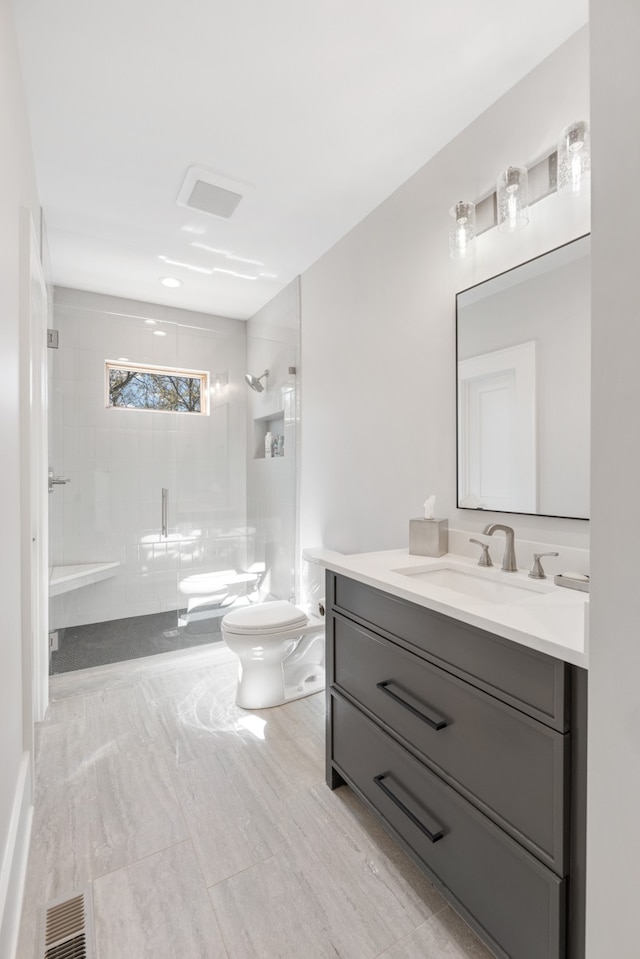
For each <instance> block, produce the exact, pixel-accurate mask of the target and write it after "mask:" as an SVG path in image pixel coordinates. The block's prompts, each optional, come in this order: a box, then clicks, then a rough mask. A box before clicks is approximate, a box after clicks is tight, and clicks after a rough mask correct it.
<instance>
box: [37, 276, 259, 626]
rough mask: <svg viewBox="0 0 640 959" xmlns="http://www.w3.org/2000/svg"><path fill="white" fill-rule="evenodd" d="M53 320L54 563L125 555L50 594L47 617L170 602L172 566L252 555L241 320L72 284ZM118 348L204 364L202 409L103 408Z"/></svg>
mask: <svg viewBox="0 0 640 959" xmlns="http://www.w3.org/2000/svg"><path fill="white" fill-rule="evenodd" d="M145 319H151V320H155V321H156V324H157V325H155V326H151V325H149V324H147V323H145ZM54 322H55V326H56V328H57V329H58V330H59V334H60V346H59V349H58V350H57V351H51V352H52V354H53V356H52V361H51V363H52V377H51V379H52V382H51V387H52V388H51V390H50V393H51V399H52V405H53V417H52V435H51V437H50V460H51V465H52V466H53V467H54V471H55V472H56V474H58V475H65V476H68V477H70V479H71V482H70V483H69V484H68V485H66V486H57V487H55V489H54V492H53V493H52V494H51V495H50V497H49V509H50V520H51V529H50V555H51V565H53V566H58V565H73V564H76V563H91V562H99V561H117V562H119V563H120V564H121V566H120V569H119V571H118V574H117V575H116V576H115V577H114V578H112V579H109V580H105V581H103V582H101V583H96V584H94V585H92V586H85V587H83V588H82V589H79V590H74V591H73V592H69V593H65V594H63V595H62V596H60V597H56V598H55V599H54V600H53V601H52V604H51V615H50V619H51V627H52V628H57V627H59V626H74V625H79V624H82V623H96V622H103V621H106V620H110V619H120V618H124V617H128V616H140V615H145V614H149V613H158V612H163V611H166V610H172V609H176V606H177V605H178V599H179V594H178V592H177V582H178V580H179V579H182V578H183V577H185V576H188V575H192V574H196V573H201V572H210V571H211V570H216V569H227V568H234V569H235V568H237V567H238V566H242V565H243V564H244V561H245V558H246V536H245V527H246V498H245V430H244V423H245V409H246V389H245V387H244V383H243V376H244V365H245V348H246V336H245V332H246V331H245V323H244V322H242V321H241V320H230V319H226V318H223V317H213V316H208V315H205V314H201V313H193V312H190V311H188V310H177V309H171V308H170V307H162V306H156V305H154V304H149V303H140V302H137V301H132V300H124V299H121V298H118V297H110V296H104V295H102V294H97V293H84V292H80V291H77V290H67V289H57V290H56V293H55V304H54ZM156 330H159V331H161V332H163V333H165V334H166V335H165V336H162V337H158V336H155V335H154V331H156ZM121 357H126V358H127V359H128V360H129V361H130V362H132V363H141V364H152V365H153V364H155V365H160V366H170V367H177V368H179V369H186V370H199V371H204V372H207V373H209V376H210V401H211V402H210V412H209V415H208V416H195V415H185V414H179V413H161V412H148V411H142V410H128V409H113V408H112V409H107V408H106V400H105V361H106V360H118V359H119V358H121ZM163 487H166V488H167V489H168V491H169V500H168V504H169V516H168V519H169V536H168V537H167V538H165V537H163V536H162V534H161V490H162V488H163ZM181 602H182V605H186V602H185V601H183V600H181Z"/></svg>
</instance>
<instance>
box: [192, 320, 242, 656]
mask: <svg viewBox="0 0 640 959" xmlns="http://www.w3.org/2000/svg"><path fill="white" fill-rule="evenodd" d="M177 360H178V363H179V364H180V365H181V366H183V367H184V368H192V367H193V364H194V363H196V362H197V363H198V364H199V368H200V369H204V370H206V372H207V374H208V397H207V401H208V404H207V405H208V409H207V413H206V415H204V416H201V417H181V418H179V423H178V435H177V457H176V469H177V500H176V503H175V520H176V532H177V536H178V542H179V550H178V609H179V624H180V628H181V629H183V630H184V633H185V644H188V642H189V641H190V638H191V637H193V641H197V637H202V639H201V640H200V641H206V637H207V636H209V637H210V638H211V639H218V638H219V634H220V620H221V618H222V616H223V615H224V613H225V612H226V611H227V609H228V608H229V607H230V606H231V605H233V604H237V603H238V602H249V597H250V596H251V594H252V593H253V592H254V588H255V586H256V582H257V577H256V576H255V575H254V573H253V572H252V571H250V567H251V564H252V562H253V559H252V548H251V535H250V531H248V530H247V527H246V483H245V472H246V470H245V397H244V392H243V391H240V390H238V387H237V385H234V384H237V382H238V378H239V376H240V375H241V371H242V363H243V360H244V341H241V340H240V339H239V338H238V336H237V335H229V332H228V330H225V329H224V327H223V328H218V329H208V328H203V327H198V326H191V327H188V326H182V327H181V328H180V331H179V336H178V344H177Z"/></svg>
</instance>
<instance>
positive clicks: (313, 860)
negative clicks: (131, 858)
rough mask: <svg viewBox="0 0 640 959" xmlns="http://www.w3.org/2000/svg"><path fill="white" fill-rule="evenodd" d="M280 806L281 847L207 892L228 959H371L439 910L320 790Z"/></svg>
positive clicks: (424, 885) (412, 873)
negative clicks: (284, 836)
mask: <svg viewBox="0 0 640 959" xmlns="http://www.w3.org/2000/svg"><path fill="white" fill-rule="evenodd" d="M284 805H285V806H286V810H287V818H286V820H285V821H286V822H287V823H288V840H289V841H288V843H287V845H286V846H285V847H283V849H282V850H281V851H280V852H278V853H277V854H276V855H274V856H273V857H272V858H271V859H268V860H266V861H264V862H262V863H259V864H258V865H256V866H254V867H252V868H250V869H246V870H245V871H244V872H242V873H239V874H238V875H235V876H233V877H231V878H230V879H227V880H225V881H223V882H220V883H218V884H217V885H215V886H212V887H211V888H210V890H209V893H210V895H211V900H212V902H213V905H214V908H215V910H216V915H217V916H218V921H219V923H220V927H221V929H222V934H223V936H224V938H225V942H226V945H227V950H228V952H229V955H230V957H231V959H294V957H295V959H297V957H299V956H305V957H306V956H309V957H313V959H315V957H316V956H317V957H326V956H332V955H336V956H340V957H342V959H373V957H374V956H377V955H378V954H379V953H380V952H382V951H383V950H384V949H387V948H389V947H390V946H391V945H392V944H393V943H395V942H396V941H398V940H399V939H402V938H404V937H405V936H407V935H408V934H409V933H410V932H411V931H413V930H414V929H415V928H417V926H419V925H420V924H422V923H423V922H424V921H425V919H427V918H430V917H432V916H433V915H434V913H435V912H437V911H439V910H441V909H443V908H444V905H445V903H444V900H443V899H442V897H441V896H440V895H439V893H438V892H437V891H436V890H435V889H434V887H433V886H432V885H431V883H429V882H428V881H427V880H426V879H425V878H424V877H423V876H422V875H421V873H420V872H419V871H418V869H417V868H416V867H415V866H414V865H413V864H412V863H411V862H410V861H409V859H408V858H407V857H405V856H404V854H402V853H400V854H399V855H398V854H397V853H395V851H394V857H393V858H391V859H389V858H388V857H387V855H386V851H385V848H382V849H380V848H379V847H378V845H377V842H376V841H375V839H374V838H372V835H371V834H370V833H369V832H368V831H367V830H366V828H364V827H363V825H362V822H361V821H360V820H359V819H358V818H357V817H354V816H352V815H351V811H350V809H349V806H348V805H346V804H344V803H343V802H341V801H340V799H339V798H338V797H336V796H334V795H332V794H331V793H330V791H329V790H328V789H327V788H326V787H324V786H323V787H320V788H317V789H311V790H304V791H301V792H299V793H298V794H296V795H295V796H293V797H291V798H290V799H289V800H287V801H286V802H285V803H284ZM376 836H377V833H376ZM390 844H391V840H387V841H386V842H385V845H386V846H389V845H390ZM247 916H251V922H250V923H247V921H246V917H247Z"/></svg>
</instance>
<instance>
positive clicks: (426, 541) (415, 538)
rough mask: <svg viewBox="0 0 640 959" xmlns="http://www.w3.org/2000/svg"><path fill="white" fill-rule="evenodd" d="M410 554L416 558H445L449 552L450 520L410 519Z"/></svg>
mask: <svg viewBox="0 0 640 959" xmlns="http://www.w3.org/2000/svg"><path fill="white" fill-rule="evenodd" d="M409 552H410V553H412V554H413V555H414V556H444V554H445V553H448V552H449V520H448V519H410V520H409Z"/></svg>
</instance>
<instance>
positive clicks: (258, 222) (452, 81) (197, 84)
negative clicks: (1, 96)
mask: <svg viewBox="0 0 640 959" xmlns="http://www.w3.org/2000/svg"><path fill="white" fill-rule="evenodd" d="M14 9H15V15H16V21H17V26H18V34H19V41H20V46H21V54H22V61H23V70H24V76H25V83H26V88H27V99H28V106H29V113H30V120H31V128H32V136H33V144H34V153H35V163H36V173H37V178H38V188H39V193H40V200H41V202H42V205H43V208H44V214H45V219H46V224H47V230H48V240H49V248H50V254H51V261H52V270H53V279H54V282H55V283H56V284H58V285H62V286H70V287H76V288H78V289H83V290H94V291H98V292H103V293H111V294H116V295H120V296H127V297H132V298H135V299H140V300H146V301H149V302H154V303H166V304H170V305H174V306H181V307H186V308H188V309H193V310H201V311H204V312H207V313H215V314H220V315H224V316H232V317H239V318H247V317H249V316H251V315H253V313H255V312H256V311H257V310H258V309H259V308H260V307H261V306H262V305H263V304H264V303H266V302H267V301H268V300H270V299H271V298H272V297H273V296H275V294H276V293H277V292H278V291H279V290H280V289H282V287H284V286H285V285H286V284H287V283H288V282H289V281H290V280H291V279H292V278H293V277H294V276H296V275H297V274H298V273H301V272H303V271H304V270H305V269H306V268H307V267H308V266H310V264H312V263H313V262H314V261H315V260H316V259H317V258H318V257H319V256H321V255H322V253H324V252H325V251H326V250H327V249H328V248H330V247H331V246H332V245H333V244H334V243H335V242H336V241H337V240H339V239H340V237H342V236H344V234H345V233H347V232H348V231H349V230H350V229H351V228H352V227H353V226H355V224H356V223H358V222H359V221H360V220H361V219H362V218H363V217H364V216H365V215H366V214H367V213H369V212H370V211H371V210H372V209H373V208H374V207H375V206H377V205H378V204H379V203H380V202H381V201H382V200H384V199H385V197H387V196H388V195H389V194H390V193H392V192H393V190H395V189H396V188H397V187H398V186H400V184H401V183H403V182H404V181H405V180H406V179H407V178H408V177H409V176H410V175H411V174H412V173H414V172H415V171H416V170H417V169H419V167H421V166H422V165H423V164H424V163H425V162H426V161H427V160H428V159H429V158H430V157H432V156H433V155H434V154H435V153H436V152H437V151H438V150H439V149H440V148H441V147H443V146H444V145H445V144H446V143H447V142H448V141H449V140H451V139H452V137H453V136H455V135H456V134H457V133H458V132H459V131H460V130H462V129H463V128H464V127H465V126H467V124H468V123H470V122H471V120H473V119H474V117H476V116H477V115H478V114H479V113H481V112H482V111H483V110H484V109H485V108H486V107H488V106H489V105H490V104H491V103H492V102H493V101H494V100H496V99H497V98H498V97H499V96H500V95H501V94H502V93H504V92H505V91H506V90H507V89H508V88H509V87H511V86H512V85H513V84H514V83H515V82H516V81H517V80H518V79H520V78H521V77H522V76H524V75H525V74H526V73H528V72H529V71H530V70H531V69H532V68H533V67H534V66H535V65H536V64H537V63H538V62H539V61H540V60H542V59H544V57H545V56H547V55H548V54H549V53H550V52H551V51H552V50H553V49H555V48H556V47H557V46H558V45H559V44H560V43H562V42H563V41H564V40H565V39H567V37H569V36H570V35H571V34H572V33H574V32H575V31H576V30H577V29H578V28H579V27H580V26H582V24H583V23H586V21H587V16H588V3H587V0H535V2H533V0H527V2H524V0H482V2H480V0H456V2H451V0H450V2H445V0H108V2H104V0H101V2H98V0H56V2H51V0H14ZM192 165H195V166H199V167H203V168H205V169H207V170H210V171H211V172H213V173H216V174H219V175H222V176H224V177H227V178H231V179H234V180H237V181H242V182H244V183H247V184H249V185H250V188H249V189H248V190H247V193H246V195H245V196H244V198H243V200H242V201H241V203H240V205H239V206H238V208H237V210H236V212H235V213H234V214H233V216H232V217H231V219H229V220H225V219H220V218H217V217H212V216H208V215H206V214H202V213H195V212H192V211H190V210H187V209H185V208H184V207H180V206H178V205H176V202H175V200H176V196H177V194H178V191H179V189H180V186H181V184H182V181H183V178H184V176H185V173H186V171H187V169H188V167H190V166H192ZM455 199H457V198H456V197H449V198H445V199H444V202H446V203H447V204H449V201H451V202H453V201H454V200H455ZM193 243H200V244H204V245H205V246H207V247H210V248H211V249H212V250H216V251H220V252H210V251H208V250H205V249H202V247H195V246H193ZM163 257H164V258H165V259H162V258H163ZM169 260H173V261H176V262H177V263H182V264H190V265H191V266H193V267H198V268H200V270H204V271H206V272H197V271H194V270H191V269H188V268H187V267H185V266H176V265H173V264H171V263H169V262H168V261H169ZM248 261H253V262H248ZM220 270H231V271H232V272H231V273H224V272H220ZM233 273H240V274H245V276H250V277H252V279H246V278H244V276H234V275H232V274H233ZM166 275H171V276H176V277H178V278H180V279H181V280H182V281H183V286H182V287H180V288H179V289H177V290H169V289H166V288H165V287H164V286H162V285H161V284H160V282H159V278H160V277H161V276H166Z"/></svg>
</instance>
